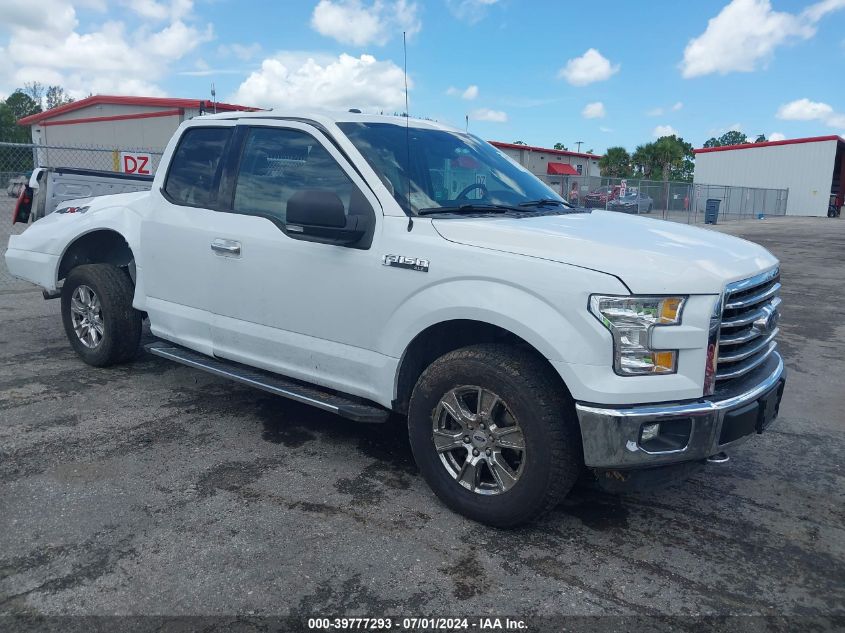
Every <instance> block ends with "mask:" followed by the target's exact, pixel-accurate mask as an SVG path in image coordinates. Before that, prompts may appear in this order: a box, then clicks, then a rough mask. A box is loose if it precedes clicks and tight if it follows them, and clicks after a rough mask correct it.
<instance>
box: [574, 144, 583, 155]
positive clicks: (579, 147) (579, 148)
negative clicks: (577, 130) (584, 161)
mask: <svg viewBox="0 0 845 633" xmlns="http://www.w3.org/2000/svg"><path fill="white" fill-rule="evenodd" d="M575 144H576V145H577V146H578V149H577V150H576V151H577V152H578V153H579V154H580V153H581V146H582V145H583V144H584V141H575Z"/></svg>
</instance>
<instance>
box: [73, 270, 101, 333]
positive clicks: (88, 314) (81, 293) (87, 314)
mask: <svg viewBox="0 0 845 633" xmlns="http://www.w3.org/2000/svg"><path fill="white" fill-rule="evenodd" d="M70 319H71V322H72V323H73V331H74V332H76V336H77V338H78V339H79V341H80V342H81V343H82V344H83V345H84V346H85V347H88V348H91V349H94V348H95V347H97V346H98V345H99V344H100V342H101V341H102V340H103V308H102V306H101V305H100V298H99V297H98V296H97V293H95V292H94V291H93V290H91V288H90V287H89V286H86V285H84V284H80V285H79V286H77V287H76V288H75V289H74V291H73V294H72V295H71V297H70Z"/></svg>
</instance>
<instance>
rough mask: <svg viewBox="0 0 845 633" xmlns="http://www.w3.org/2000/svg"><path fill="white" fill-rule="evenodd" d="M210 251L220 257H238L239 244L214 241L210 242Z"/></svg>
mask: <svg viewBox="0 0 845 633" xmlns="http://www.w3.org/2000/svg"><path fill="white" fill-rule="evenodd" d="M211 250H213V251H214V252H215V253H220V254H221V255H240V254H241V243H240V242H236V241H235V240H224V239H220V238H218V239H216V240H214V241H213V242H211Z"/></svg>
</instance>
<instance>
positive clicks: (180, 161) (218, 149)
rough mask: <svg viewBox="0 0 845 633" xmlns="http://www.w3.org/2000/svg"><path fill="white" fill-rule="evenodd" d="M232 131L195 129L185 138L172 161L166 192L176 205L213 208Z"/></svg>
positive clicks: (185, 135) (228, 129)
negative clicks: (224, 154) (225, 151)
mask: <svg viewBox="0 0 845 633" xmlns="http://www.w3.org/2000/svg"><path fill="white" fill-rule="evenodd" d="M230 136H232V128H230V127H211V128H192V129H189V130H188V131H187V132H185V134H183V135H182V138H181V140H180V141H179V146H178V147H177V148H176V151H175V152H174V153H173V158H171V159H170V170H169V171H168V174H167V182H166V183H165V184H164V191H165V192H166V193H167V195H168V196H170V198H171V199H172V200H173V202H175V203H176V204H187V205H191V206H195V207H213V206H215V204H216V203H217V185H218V184H219V182H220V170H221V169H222V166H223V152H224V150H225V149H226V143H227V142H228V141H229V137H230Z"/></svg>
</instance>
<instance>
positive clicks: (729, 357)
mask: <svg viewBox="0 0 845 633" xmlns="http://www.w3.org/2000/svg"><path fill="white" fill-rule="evenodd" d="M778 332H780V330H779V329H778V328H775V329H774V331H773V332H772V333H771V334H769V335H768V336H767V337H766V338H765V339H764V340H762V341H754V345H750V346H746V347H743V348H741V351H737V350H735V349H734V350H730V351H729V352H728V353H726V354H723V353H722V349H721V343H720V348H719V362H720V363H737V362H739V361H741V360H745V359H746V358H748V357H749V356H753V355H754V354H756V353H757V352H759V351H760V350H762V349H763V348H764V347H766V345H768V344H769V343H771V342H772V341H773V340H774V339H775V337H776V336H777V335H778ZM758 338H759V336H758Z"/></svg>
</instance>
